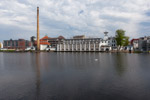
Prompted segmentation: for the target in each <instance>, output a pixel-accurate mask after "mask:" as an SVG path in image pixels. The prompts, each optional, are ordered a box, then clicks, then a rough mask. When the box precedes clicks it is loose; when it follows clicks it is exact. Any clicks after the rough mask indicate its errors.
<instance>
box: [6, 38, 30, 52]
mask: <svg viewBox="0 0 150 100" xmlns="http://www.w3.org/2000/svg"><path fill="white" fill-rule="evenodd" d="M30 46H31V42H30V41H28V40H24V39H18V40H12V39H10V40H4V41H3V48H5V49H15V50H17V49H19V50H25V49H26V48H27V47H30Z"/></svg>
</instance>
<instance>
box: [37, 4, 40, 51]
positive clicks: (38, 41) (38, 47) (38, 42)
mask: <svg viewBox="0 0 150 100" xmlns="http://www.w3.org/2000/svg"><path fill="white" fill-rule="evenodd" d="M39 35H40V33H39V7H37V50H40V40H39V38H40V36H39Z"/></svg>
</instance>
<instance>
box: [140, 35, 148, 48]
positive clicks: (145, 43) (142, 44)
mask: <svg viewBox="0 0 150 100" xmlns="http://www.w3.org/2000/svg"><path fill="white" fill-rule="evenodd" d="M139 50H140V51H150V36H148V37H141V38H139Z"/></svg>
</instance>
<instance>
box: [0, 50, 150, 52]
mask: <svg viewBox="0 0 150 100" xmlns="http://www.w3.org/2000/svg"><path fill="white" fill-rule="evenodd" d="M0 52H10V53H17V52H18V53H19V52H22V53H23V52H31V53H32V52H33V53H37V52H101V53H150V52H142V51H131V52H129V51H35V50H30V51H25V50H0Z"/></svg>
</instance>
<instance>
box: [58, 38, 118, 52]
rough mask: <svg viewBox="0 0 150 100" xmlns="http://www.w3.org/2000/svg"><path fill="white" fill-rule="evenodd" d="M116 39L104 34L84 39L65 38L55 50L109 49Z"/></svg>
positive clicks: (113, 45)
mask: <svg viewBox="0 0 150 100" xmlns="http://www.w3.org/2000/svg"><path fill="white" fill-rule="evenodd" d="M116 46H117V45H116V40H115V38H114V37H109V38H108V36H106V35H105V37H104V39H102V38H86V39H65V40H63V42H62V43H58V44H57V49H56V50H57V51H111V50H112V49H113V48H115V47H116Z"/></svg>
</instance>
